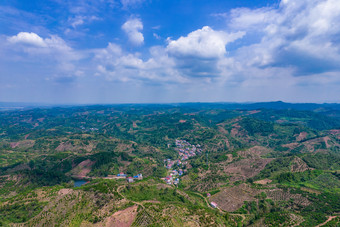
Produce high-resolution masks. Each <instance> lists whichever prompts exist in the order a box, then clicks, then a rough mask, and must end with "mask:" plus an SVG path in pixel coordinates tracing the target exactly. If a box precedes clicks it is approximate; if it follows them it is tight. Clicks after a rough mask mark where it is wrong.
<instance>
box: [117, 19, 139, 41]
mask: <svg viewBox="0 0 340 227" xmlns="http://www.w3.org/2000/svg"><path fill="white" fill-rule="evenodd" d="M122 29H123V31H124V32H125V33H126V34H127V36H128V37H129V41H130V42H131V43H132V44H134V45H136V46H138V45H142V44H143V43H144V36H143V33H141V32H140V31H141V30H143V23H142V21H141V20H140V19H138V18H135V19H130V20H128V21H126V22H125V23H124V24H123V26H122Z"/></svg>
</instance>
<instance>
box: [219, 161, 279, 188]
mask: <svg viewBox="0 0 340 227" xmlns="http://www.w3.org/2000/svg"><path fill="white" fill-rule="evenodd" d="M272 160H273V158H247V159H241V160H240V161H237V162H234V163H231V164H228V163H227V162H224V163H220V164H219V166H220V168H223V173H226V174H228V175H230V176H231V177H230V181H231V182H234V181H238V180H246V179H248V178H251V177H254V176H256V175H257V174H258V173H259V172H260V171H261V170H263V169H264V167H265V166H266V165H267V164H268V163H269V162H271V161H272Z"/></svg>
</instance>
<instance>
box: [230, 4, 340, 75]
mask: <svg viewBox="0 0 340 227" xmlns="http://www.w3.org/2000/svg"><path fill="white" fill-rule="evenodd" d="M229 28H231V29H237V30H239V29H242V30H244V31H247V36H248V39H252V38H253V39H254V40H256V39H257V37H260V38H261V39H260V41H259V42H255V43H253V44H252V45H248V46H243V47H242V48H239V50H238V53H237V54H236V58H238V60H239V61H244V60H246V62H247V65H251V66H254V67H282V68H287V67H288V68H289V67H292V68H294V69H295V72H294V74H295V75H297V76H299V75H309V74H313V73H324V72H327V71H334V70H339V69H340V65H339V64H338V62H339V61H340V51H339V50H340V40H339V39H338V38H336V37H339V36H340V4H338V2H337V1H336V0H313V1H308V0H302V1H298V2H297V1H291V0H283V1H281V3H280V5H279V6H278V7H277V8H275V7H272V8H268V7H265V8H260V9H245V8H241V9H234V10H232V11H231V18H230V22H229Z"/></svg>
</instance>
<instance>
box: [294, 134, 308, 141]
mask: <svg viewBox="0 0 340 227" xmlns="http://www.w3.org/2000/svg"><path fill="white" fill-rule="evenodd" d="M306 138H307V132H300V134H299V135H298V137H297V138H296V141H301V140H304V139H306Z"/></svg>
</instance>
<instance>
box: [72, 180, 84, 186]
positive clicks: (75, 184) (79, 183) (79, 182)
mask: <svg viewBox="0 0 340 227" xmlns="http://www.w3.org/2000/svg"><path fill="white" fill-rule="evenodd" d="M86 182H87V181H84V180H75V181H74V185H73V187H80V186H82V185H83V184H86Z"/></svg>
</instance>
